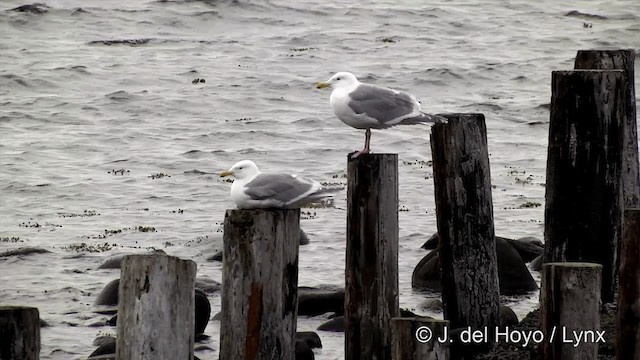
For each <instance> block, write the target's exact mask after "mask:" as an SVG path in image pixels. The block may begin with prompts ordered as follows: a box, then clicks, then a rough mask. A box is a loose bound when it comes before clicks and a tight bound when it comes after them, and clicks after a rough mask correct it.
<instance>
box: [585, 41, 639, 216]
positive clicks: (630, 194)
mask: <svg viewBox="0 0 640 360" xmlns="http://www.w3.org/2000/svg"><path fill="white" fill-rule="evenodd" d="M635 57H636V53H635V50H632V49H626V50H579V51H578V55H576V62H575V68H576V69H587V70H623V71H624V73H625V81H624V85H623V86H625V87H626V88H627V90H626V92H625V100H624V102H625V105H624V108H625V109H624V112H625V122H624V124H623V126H624V128H623V131H624V135H623V138H624V148H623V149H622V189H623V190H622V191H623V194H624V206H625V208H637V207H640V171H639V170H638V166H639V165H638V124H637V119H636V95H635V79H634V69H633V68H634V62H635Z"/></svg>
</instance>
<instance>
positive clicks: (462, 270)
mask: <svg viewBox="0 0 640 360" xmlns="http://www.w3.org/2000/svg"><path fill="white" fill-rule="evenodd" d="M440 115H442V116H445V117H447V118H448V120H449V121H448V123H446V124H435V125H433V127H432V128H431V153H432V156H433V182H434V188H435V191H434V192H435V203H436V218H437V225H438V234H439V239H440V240H439V245H438V251H439V254H440V263H441V266H442V303H443V308H444V318H445V319H447V320H449V322H450V323H451V327H450V329H456V328H461V327H465V328H466V327H468V326H470V327H471V329H472V330H483V329H485V328H487V329H495V327H496V326H497V325H498V321H499V305H500V288H499V286H498V263H497V259H496V241H495V233H494V227H493V202H492V199H491V175H490V169H489V151H488V146H487V130H486V126H485V121H484V115H482V114H440ZM488 340H490V339H488ZM474 345H478V346H472V348H467V347H465V349H462V350H461V351H462V353H461V354H456V355H455V357H456V358H468V357H470V356H472V354H470V353H473V352H477V351H478V350H483V349H486V348H487V347H488V346H489V343H484V344H474ZM453 357H454V354H452V358H453Z"/></svg>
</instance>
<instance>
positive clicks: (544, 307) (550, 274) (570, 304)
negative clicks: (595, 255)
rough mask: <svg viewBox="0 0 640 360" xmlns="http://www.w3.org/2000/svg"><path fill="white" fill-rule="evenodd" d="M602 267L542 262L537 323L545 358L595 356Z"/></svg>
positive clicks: (570, 359)
mask: <svg viewBox="0 0 640 360" xmlns="http://www.w3.org/2000/svg"><path fill="white" fill-rule="evenodd" d="M601 271H602V266H601V265H599V264H592V263H566V262H563V263H546V264H544V265H543V266H542V287H541V290H540V317H541V321H540V324H541V330H542V332H543V334H544V341H542V342H541V350H542V356H543V357H542V358H543V359H544V360H596V359H597V357H598V340H599V338H598V331H600V285H601ZM578 336H580V338H578Z"/></svg>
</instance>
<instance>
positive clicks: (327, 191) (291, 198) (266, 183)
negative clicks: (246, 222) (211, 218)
mask: <svg viewBox="0 0 640 360" xmlns="http://www.w3.org/2000/svg"><path fill="white" fill-rule="evenodd" d="M226 176H233V177H234V178H235V180H234V181H233V185H231V199H232V200H233V202H235V203H236V205H237V206H238V208H239V209H266V208H281V209H299V208H301V207H304V206H306V205H308V204H309V203H312V202H314V201H318V200H321V199H324V198H327V197H330V196H332V195H333V194H334V193H335V192H337V191H339V190H341V189H337V188H325V187H323V186H322V185H320V183H318V182H317V181H314V180H311V179H307V178H304V177H301V176H298V175H295V174H267V173H262V172H261V171H260V169H258V166H257V165H256V164H255V163H254V162H253V161H251V160H242V161H238V162H237V163H236V164H235V165H233V166H232V167H231V168H230V169H229V170H227V171H223V172H222V173H220V177H226Z"/></svg>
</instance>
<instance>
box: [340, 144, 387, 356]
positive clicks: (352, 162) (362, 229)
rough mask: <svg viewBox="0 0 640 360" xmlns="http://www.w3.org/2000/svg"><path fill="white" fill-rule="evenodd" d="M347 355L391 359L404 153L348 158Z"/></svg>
mask: <svg viewBox="0 0 640 360" xmlns="http://www.w3.org/2000/svg"><path fill="white" fill-rule="evenodd" d="M347 178H348V180H347V245H346V266H345V359H347V360H351V359H378V360H388V359H391V318H393V317H397V316H399V315H400V314H399V307H398V306H399V305H398V155H397V154H366V155H360V156H359V157H357V158H355V159H351V158H350V157H349V158H348V166H347Z"/></svg>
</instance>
